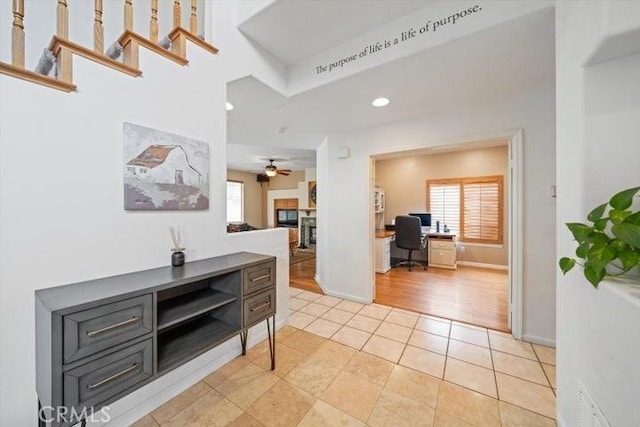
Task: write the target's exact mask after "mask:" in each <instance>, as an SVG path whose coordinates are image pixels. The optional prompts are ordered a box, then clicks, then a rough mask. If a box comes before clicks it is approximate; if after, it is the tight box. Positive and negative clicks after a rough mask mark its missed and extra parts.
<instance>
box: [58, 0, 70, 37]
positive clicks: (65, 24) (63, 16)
mask: <svg viewBox="0 0 640 427" xmlns="http://www.w3.org/2000/svg"><path fill="white" fill-rule="evenodd" d="M57 35H58V37H60V38H61V39H65V40H66V39H68V38H69V11H68V9H67V0H58V11H57Z"/></svg>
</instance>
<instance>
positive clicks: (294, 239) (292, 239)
mask: <svg viewBox="0 0 640 427" xmlns="http://www.w3.org/2000/svg"><path fill="white" fill-rule="evenodd" d="M291 243H295V244H296V245H297V244H298V229H297V228H290V229H289V244H291Z"/></svg>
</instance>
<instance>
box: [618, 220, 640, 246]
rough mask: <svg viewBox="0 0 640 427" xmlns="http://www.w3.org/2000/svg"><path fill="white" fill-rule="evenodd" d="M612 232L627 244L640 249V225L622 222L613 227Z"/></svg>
mask: <svg viewBox="0 0 640 427" xmlns="http://www.w3.org/2000/svg"><path fill="white" fill-rule="evenodd" d="M611 232H612V233H613V235H614V236H616V237H617V238H618V239H620V240H622V241H623V242H625V243H626V244H628V245H630V246H633V247H634V248H638V249H640V225H636V224H629V223H622V224H616V225H614V226H613V227H611Z"/></svg>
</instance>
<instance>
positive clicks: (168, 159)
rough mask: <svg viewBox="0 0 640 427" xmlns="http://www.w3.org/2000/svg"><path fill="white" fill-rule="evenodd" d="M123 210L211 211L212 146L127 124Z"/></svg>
mask: <svg viewBox="0 0 640 427" xmlns="http://www.w3.org/2000/svg"><path fill="white" fill-rule="evenodd" d="M124 163H125V164H124V208H125V209H127V210H156V209H160V210H189V209H208V208H209V145H208V144H207V143H205V142H202V141H197V140H195V139H191V138H187V137H184V136H180V135H174V134H171V133H167V132H163V131H160V130H156V129H150V128H146V127H143V126H138V125H134V124H131V123H125V124H124Z"/></svg>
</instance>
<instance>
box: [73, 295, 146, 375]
mask: <svg viewBox="0 0 640 427" xmlns="http://www.w3.org/2000/svg"><path fill="white" fill-rule="evenodd" d="M152 314H153V313H152V297H151V294H148V295H142V296H139V297H136V298H130V299H127V300H124V301H118V302H115V303H111V304H106V305H102V306H100V307H96V308H92V309H89V310H84V311H79V312H77V313H73V314H69V315H67V316H64V320H63V324H64V363H70V362H73V361H75V360H79V359H82V358H83V357H86V356H89V355H91V354H94V353H97V352H98V351H102V350H105V349H107V348H109V347H113V346H115V345H118V344H121V343H124V342H126V341H129V340H130V339H133V338H136V337H139V336H142V335H144V334H147V333H149V332H151V331H152V329H153V316H152Z"/></svg>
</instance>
